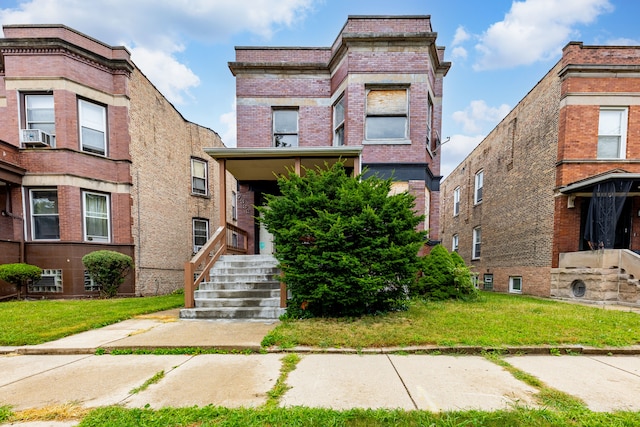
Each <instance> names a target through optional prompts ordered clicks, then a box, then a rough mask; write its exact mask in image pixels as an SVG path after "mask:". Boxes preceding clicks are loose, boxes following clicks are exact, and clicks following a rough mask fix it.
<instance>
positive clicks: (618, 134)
mask: <svg viewBox="0 0 640 427" xmlns="http://www.w3.org/2000/svg"><path fill="white" fill-rule="evenodd" d="M626 145H627V109H626V108H602V109H600V121H599V123H598V158H599V159H624V158H625V157H626Z"/></svg>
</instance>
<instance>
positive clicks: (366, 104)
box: [207, 16, 450, 253]
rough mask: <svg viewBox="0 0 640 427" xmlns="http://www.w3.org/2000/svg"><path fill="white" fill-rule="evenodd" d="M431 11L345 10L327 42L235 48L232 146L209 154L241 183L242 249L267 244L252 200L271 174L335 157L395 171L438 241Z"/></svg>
mask: <svg viewBox="0 0 640 427" xmlns="http://www.w3.org/2000/svg"><path fill="white" fill-rule="evenodd" d="M436 35H437V34H436V33H434V32H433V30H432V28H431V20H430V17H429V16H349V17H348V19H347V22H346V24H345V25H344V27H343V28H342V30H341V31H340V33H339V34H338V37H337V39H336V40H335V42H334V43H333V45H332V46H331V47H237V48H236V61H235V62H232V63H230V64H229V68H230V69H231V71H232V72H233V74H234V75H235V77H236V98H237V120H238V122H237V128H238V143H237V148H228V149H213V150H207V152H208V153H209V154H210V155H211V156H213V157H214V158H216V159H218V160H219V161H220V162H221V164H223V165H224V167H226V168H227V170H229V171H230V172H232V173H233V175H234V176H235V177H236V178H237V179H238V181H239V194H238V223H239V226H240V227H241V228H244V229H245V230H246V231H248V232H249V251H250V252H255V253H259V252H262V253H264V252H266V253H271V252H272V251H273V247H272V244H271V242H270V240H269V239H270V236H269V234H268V233H266V232H265V231H264V230H260V229H259V227H258V225H256V223H255V220H254V218H255V215H256V213H255V211H254V209H253V207H254V206H255V205H259V204H261V203H262V200H263V198H262V195H263V194H265V193H270V192H274V191H276V187H275V182H274V181H275V178H274V172H276V173H284V172H286V167H292V168H293V167H295V168H297V170H299V171H303V170H304V167H309V168H314V167H315V166H316V165H320V166H322V165H323V164H324V163H325V162H328V163H331V162H335V161H337V160H338V159H343V160H344V161H345V162H346V165H347V166H348V167H350V168H353V169H354V172H355V173H358V172H359V171H362V170H365V168H366V170H367V174H378V175H379V176H381V177H391V176H393V179H394V181H396V183H395V189H396V190H406V191H409V192H410V193H411V194H413V195H414V196H415V197H416V209H417V210H418V211H419V212H420V213H424V214H425V215H426V220H425V223H424V225H423V226H424V227H425V228H427V229H429V233H430V234H429V237H430V238H431V239H432V240H437V239H438V231H439V229H440V226H439V223H438V222H439V187H440V153H439V150H437V148H438V146H439V143H440V137H439V135H440V126H441V115H442V79H443V77H444V76H445V75H446V73H447V71H448V70H449V67H450V63H448V62H444V60H443V57H444V48H442V47H438V46H436Z"/></svg>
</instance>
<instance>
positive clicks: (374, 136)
mask: <svg viewBox="0 0 640 427" xmlns="http://www.w3.org/2000/svg"><path fill="white" fill-rule="evenodd" d="M407 94H408V90H407V89H370V90H369V91H368V92H367V106H366V110H367V117H366V123H365V139H367V140H380V139H383V140H387V139H404V140H406V139H407V132H408V126H407V121H408V120H407V117H408V114H407V113H408V110H409V108H408V102H407V99H408V96H407Z"/></svg>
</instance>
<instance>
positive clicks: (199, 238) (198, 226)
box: [193, 218, 209, 253]
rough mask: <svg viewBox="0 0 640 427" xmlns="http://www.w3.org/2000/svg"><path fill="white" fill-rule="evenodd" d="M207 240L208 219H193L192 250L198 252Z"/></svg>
mask: <svg viewBox="0 0 640 427" xmlns="http://www.w3.org/2000/svg"><path fill="white" fill-rule="evenodd" d="M207 240H209V221H208V220H206V219H197V218H194V219H193V252H194V253H195V252H198V251H199V250H200V249H202V247H203V246H204V245H205V243H207Z"/></svg>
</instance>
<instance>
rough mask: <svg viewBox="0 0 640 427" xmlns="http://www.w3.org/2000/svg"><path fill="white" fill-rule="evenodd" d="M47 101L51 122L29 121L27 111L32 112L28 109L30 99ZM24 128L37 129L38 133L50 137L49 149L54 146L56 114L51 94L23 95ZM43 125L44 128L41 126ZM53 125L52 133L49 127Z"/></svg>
mask: <svg viewBox="0 0 640 427" xmlns="http://www.w3.org/2000/svg"><path fill="white" fill-rule="evenodd" d="M45 98H46V99H47V100H50V101H51V109H52V110H53V121H52V122H49V121H46V122H45V121H37V120H29V111H30V110H32V109H31V108H29V101H30V100H31V99H45ZM23 114H24V127H25V129H39V130H40V131H42V132H44V133H46V134H48V135H51V139H50V141H51V147H55V146H56V113H55V102H54V99H53V94H48V93H25V94H24V109H23ZM43 125H44V126H43ZM46 125H53V131H51V126H46Z"/></svg>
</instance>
